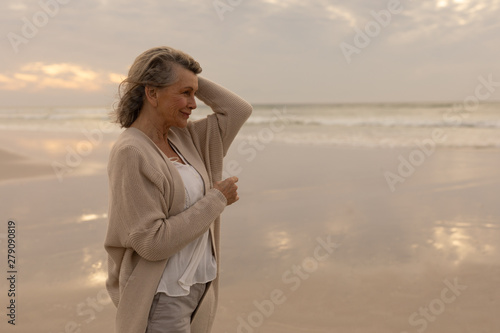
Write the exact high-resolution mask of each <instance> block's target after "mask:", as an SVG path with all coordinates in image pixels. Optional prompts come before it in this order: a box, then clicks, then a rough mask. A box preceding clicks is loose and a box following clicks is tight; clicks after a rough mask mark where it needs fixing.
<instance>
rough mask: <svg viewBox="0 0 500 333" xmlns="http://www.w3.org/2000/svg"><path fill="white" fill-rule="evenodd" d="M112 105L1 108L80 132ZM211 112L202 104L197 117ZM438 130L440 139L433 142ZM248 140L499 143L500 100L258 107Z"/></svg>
mask: <svg viewBox="0 0 500 333" xmlns="http://www.w3.org/2000/svg"><path fill="white" fill-rule="evenodd" d="M110 111H111V108H105V107H80V108H64V107H53V108H48V107H44V108H0V129H1V130H27V131H54V132H75V131H91V130H92V129H96V128H97V129H103V131H104V129H106V131H111V132H116V133H118V132H120V131H121V129H120V128H119V127H118V126H116V125H110V124H109V122H110V120H109V119H110V117H109V113H110ZM209 112H210V109H209V108H208V107H206V106H205V105H202V103H198V108H197V109H196V110H194V111H193V114H192V116H191V119H192V120H196V119H199V118H201V117H203V116H205V115H206V114H208V113H209ZM436 133H439V137H440V138H441V139H440V140H434V139H435V135H434V134H436ZM239 138H242V139H248V140H260V141H264V142H265V141H274V142H282V143H289V144H314V145H333V146H341V147H412V146H416V145H418V144H419V143H422V142H425V141H427V142H428V141H429V140H434V141H435V144H436V146H438V147H453V148H492V147H500V103H499V102H497V103H493V102H492V103H482V104H479V105H477V106H474V107H466V106H464V105H463V104H460V103H434V104H432V103H400V104H395V103H391V104H381V103H378V104H328V105H311V104H310V105H307V104H305V105H286V104H277V105H272V104H269V105H254V112H253V114H252V116H251V117H250V119H249V120H248V121H247V123H246V124H245V126H244V128H243V130H242V131H241V132H240V134H239Z"/></svg>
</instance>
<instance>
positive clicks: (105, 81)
mask: <svg viewBox="0 0 500 333" xmlns="http://www.w3.org/2000/svg"><path fill="white" fill-rule="evenodd" d="M124 77H125V76H124V75H121V74H117V73H111V72H105V71H95V70H92V69H88V68H84V67H83V66H81V65H77V64H71V63H53V64H46V63H43V62H32V63H27V64H25V65H23V66H21V68H20V69H19V71H16V72H15V73H13V74H10V75H9V74H7V75H4V74H1V75H0V90H8V91H15V90H21V89H28V90H31V91H41V90H47V89H64V90H78V91H96V90H101V89H102V88H103V86H105V85H109V84H113V85H116V84H117V83H120V82H121V81H122V80H123V78H124Z"/></svg>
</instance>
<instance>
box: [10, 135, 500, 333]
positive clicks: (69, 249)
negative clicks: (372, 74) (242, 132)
mask: <svg viewBox="0 0 500 333" xmlns="http://www.w3.org/2000/svg"><path fill="white" fill-rule="evenodd" d="M16 135H17V137H16V136H14V135H13V133H5V132H4V133H1V134H0V139H1V140H2V141H1V142H6V141H5V139H6V138H7V137H8V138H9V141H10V142H12V144H9V151H11V152H12V151H15V152H18V153H19V154H20V155H21V156H32V158H31V159H26V158H25V157H24V158H20V157H17V156H14V155H12V154H6V153H0V159H1V162H0V165H1V169H0V171H2V174H4V176H3V177H2V179H1V180H0V197H1V198H2V202H1V206H0V207H1V210H0V212H1V216H0V219H1V223H2V227H1V228H2V229H1V230H0V237H2V235H1V234H2V233H3V235H5V232H6V228H7V227H6V223H7V221H8V220H9V219H13V220H15V221H16V223H17V240H18V250H19V252H18V253H17V255H18V259H19V261H18V285H17V289H18V291H19V294H18V295H19V296H18V297H17V298H16V302H17V304H18V308H17V317H16V326H15V327H12V326H11V325H8V324H7V320H6V318H5V316H4V319H3V320H2V323H0V327H1V331H2V332H14V331H16V332H52V333H61V332H76V331H78V330H79V331H80V332H97V333H99V332H103V333H104V332H112V331H113V322H114V313H115V310H114V306H113V305H112V304H111V303H110V301H109V299H108V298H107V296H106V294H105V291H104V279H105V278H106V271H105V267H106V253H105V252H104V249H103V246H102V244H103V240H104V236H105V232H106V223H107V222H106V212H107V179H106V172H105V168H106V161H107V153H108V152H109V148H110V146H111V144H112V142H113V140H114V139H115V137H116V135H115V134H107V135H105V136H104V137H103V139H102V141H100V142H96V144H95V145H93V146H92V149H91V150H90V153H89V154H87V155H85V156H80V157H81V159H78V158H77V157H75V156H73V157H74V159H71V158H69V157H68V156H69V153H68V151H71V148H73V149H74V151H76V150H77V147H78V145H79V144H80V148H81V147H83V146H81V144H82V142H83V141H84V138H83V137H82V136H81V135H79V134H78V133H76V134H75V133H63V134H61V133H57V134H54V133H49V132H46V133H28V134H26V135H23V133H16ZM34 143H35V144H34ZM238 145H246V146H245V147H246V148H247V150H246V151H247V152H249V150H248V149H249V148H248V147H250V146H249V145H248V142H246V141H242V140H241V139H239V140H238V139H237V140H236V141H235V143H234V146H233V147H232V149H231V150H230V152H229V154H228V156H227V157H226V163H227V162H229V161H234V163H235V165H237V166H238V168H234V170H237V172H236V173H237V175H238V177H239V178H240V182H239V183H238V184H239V188H240V197H241V199H240V201H239V202H238V203H236V204H235V205H233V206H230V207H228V208H227V209H226V210H225V212H224V213H223V217H222V227H223V229H222V236H223V239H222V244H221V246H222V251H221V252H222V263H221V265H222V272H221V293H220V302H219V309H218V314H217V317H216V323H215V327H214V330H213V331H214V332H222V333H226V332H227V333H229V332H245V333H248V332H270V333H281V332H283V333H284V332H292V333H294V332H297V333H299V332H300V333H302V332H312V333H316V332H318V333H319V332H325V333H326V332H342V333H344V332H346V333H355V332H363V333H372V332H373V333H375V332H377V333H378V332H395V333H401V332H408V333H411V332H418V331H421V332H423V331H425V332H430V333H433V332H435V333H437V332H439V333H443V332H444V333H446V332H492V333H493V332H498V330H499V329H500V318H499V317H498V313H499V311H500V287H499V286H500V261H499V258H500V250H499V248H498V244H500V222H499V217H500V207H499V205H498V194H499V190H498V189H499V185H500V177H499V173H500V172H499V171H498V165H499V162H500V155H499V150H494V149H482V150H467V149H460V150H459V149H438V150H436V151H435V152H434V154H432V155H431V156H429V157H427V158H426V159H425V161H424V162H423V163H422V164H421V165H420V166H418V167H416V168H415V171H414V172H413V174H412V175H411V176H409V177H407V178H405V181H404V182H402V183H398V184H396V186H395V191H391V189H390V187H389V185H388V183H387V181H386V179H385V177H384V173H385V172H393V173H397V169H398V166H399V163H400V160H399V159H398V158H399V156H400V155H401V156H403V157H404V158H407V157H408V156H409V154H411V152H412V150H411V149H347V148H337V147H332V146H313V145H291V144H279V143H273V142H271V143H268V144H266V145H263V146H262V147H260V148H259V149H256V148H255V149H254V152H253V153H252V154H250V153H248V154H242V153H241V150H240V151H239V150H238V149H237V148H238ZM68 147H69V150H68ZM260 149H262V150H260ZM27 161H35V162H36V165H37V168H35V169H37V171H36V172H35V171H33V169H30V170H26V169H22V167H21V166H20V165H23V164H26V163H27ZM35 162H33V163H35ZM54 162H57V163H60V164H61V165H63V166H64V165H65V166H66V169H62V170H64V171H67V173H64V174H63V176H62V177H58V176H57V175H56V173H55V172H54V170H53V167H52V164H53V163H54ZM73 162H74V163H73ZM28 164H30V163H28ZM39 168H40V169H39ZM47 170H48V171H47ZM233 173H234V172H233ZM14 177H15V178H14ZM5 240H6V238H5V237H3V238H0V241H2V244H1V251H0V253H1V256H2V258H5V257H6V253H5V252H6V247H5V246H4V245H5ZM5 265H6V262H5V260H3V261H2V267H3V270H4V271H5V267H6V266H5ZM5 281H6V280H4V282H2V284H1V285H0V286H1V288H2V289H1V295H2V298H1V300H2V303H3V304H7V302H8V298H7V295H6V294H7V284H6V282H5Z"/></svg>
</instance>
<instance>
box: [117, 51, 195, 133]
mask: <svg viewBox="0 0 500 333" xmlns="http://www.w3.org/2000/svg"><path fill="white" fill-rule="evenodd" d="M178 65H180V66H182V67H184V68H186V69H188V70H190V71H191V72H193V73H194V74H199V73H201V66H200V64H199V63H198V62H197V61H196V60H194V59H193V58H192V57H191V56H190V55H188V54H186V53H184V52H182V51H179V50H176V49H174V48H171V47H168V46H162V47H155V48H152V49H149V50H147V51H145V52H143V53H142V54H141V55H139V56H138V57H137V58H136V59H135V61H134V63H133V64H132V67H130V70H129V72H128V77H127V78H126V79H125V80H123V81H122V83H120V86H119V89H118V90H119V101H118V105H117V106H116V108H115V110H114V118H115V122H117V123H118V124H120V126H121V127H122V128H123V127H125V128H128V127H130V126H131V125H132V123H133V122H134V121H135V120H136V119H137V117H138V116H139V113H140V111H141V109H142V106H143V104H144V94H145V92H144V89H145V87H146V86H150V87H157V88H161V87H168V86H169V85H171V84H173V83H175V82H176V81H177V75H176V71H175V67H176V66H178Z"/></svg>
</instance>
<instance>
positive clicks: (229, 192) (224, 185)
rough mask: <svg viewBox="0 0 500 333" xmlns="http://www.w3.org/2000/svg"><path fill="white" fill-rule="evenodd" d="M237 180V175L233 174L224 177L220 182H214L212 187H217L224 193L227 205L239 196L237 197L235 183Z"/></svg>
mask: <svg viewBox="0 0 500 333" xmlns="http://www.w3.org/2000/svg"><path fill="white" fill-rule="evenodd" d="M237 181H238V177H236V176H233V177H229V178H226V179H224V180H222V181H220V182H215V184H214V188H216V189H218V190H219V191H221V192H222V194H224V196H225V197H226V200H227V205H228V206H229V205H231V204H233V203H235V202H236V201H238V200H239V199H240V198H239V197H238V192H237V190H238V186H237V185H236V182H237Z"/></svg>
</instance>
